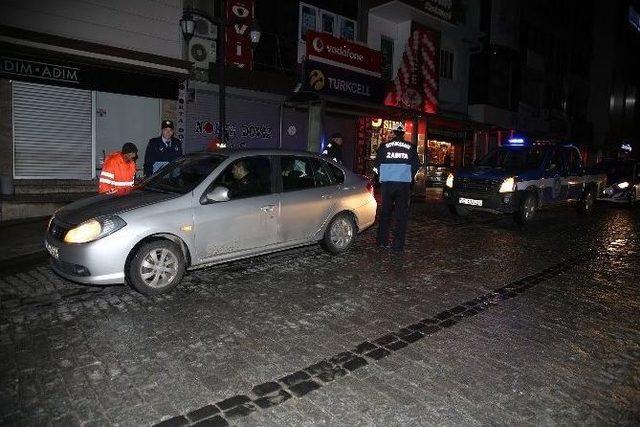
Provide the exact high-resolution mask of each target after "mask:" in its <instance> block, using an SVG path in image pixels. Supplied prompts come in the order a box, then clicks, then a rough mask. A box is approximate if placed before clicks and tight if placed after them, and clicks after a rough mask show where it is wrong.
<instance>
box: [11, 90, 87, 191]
mask: <svg viewBox="0 0 640 427" xmlns="http://www.w3.org/2000/svg"><path fill="white" fill-rule="evenodd" d="M92 112H93V109H92V94H91V91H88V90H80V89H72V88H64V87H56V86H47V85H40V84H35V83H25V82H16V81H14V82H13V143H14V151H13V153H14V154H13V156H14V176H15V178H32V179H38V178H40V179H91V178H93V155H92V153H93V123H92V118H93V115H92Z"/></svg>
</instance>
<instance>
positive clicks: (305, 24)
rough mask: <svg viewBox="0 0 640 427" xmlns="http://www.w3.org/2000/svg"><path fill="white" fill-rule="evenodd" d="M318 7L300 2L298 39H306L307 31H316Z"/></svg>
mask: <svg viewBox="0 0 640 427" xmlns="http://www.w3.org/2000/svg"><path fill="white" fill-rule="evenodd" d="M317 15H318V9H317V8H315V7H313V6H309V5H306V4H304V3H300V40H306V37H307V31H309V30H311V31H316V30H317V29H318V28H317Z"/></svg>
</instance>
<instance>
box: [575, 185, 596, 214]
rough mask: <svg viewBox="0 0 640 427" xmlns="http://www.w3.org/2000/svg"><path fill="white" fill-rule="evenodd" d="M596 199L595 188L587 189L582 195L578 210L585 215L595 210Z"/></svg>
mask: <svg viewBox="0 0 640 427" xmlns="http://www.w3.org/2000/svg"><path fill="white" fill-rule="evenodd" d="M595 200H596V198H595V195H594V194H593V190H591V189H588V190H586V191H585V193H584V195H583V196H582V200H580V203H579V204H578V212H579V213H581V214H583V215H588V214H590V213H591V212H593V206H594V204H595Z"/></svg>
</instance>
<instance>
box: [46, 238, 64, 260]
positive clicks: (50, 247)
mask: <svg viewBox="0 0 640 427" xmlns="http://www.w3.org/2000/svg"><path fill="white" fill-rule="evenodd" d="M44 246H45V247H46V248H47V251H48V252H49V253H50V254H51V256H52V257H54V258H55V259H58V258H59V257H60V253H59V252H58V248H57V247H55V246H53V245H52V244H50V243H49V242H46V241H45V242H44Z"/></svg>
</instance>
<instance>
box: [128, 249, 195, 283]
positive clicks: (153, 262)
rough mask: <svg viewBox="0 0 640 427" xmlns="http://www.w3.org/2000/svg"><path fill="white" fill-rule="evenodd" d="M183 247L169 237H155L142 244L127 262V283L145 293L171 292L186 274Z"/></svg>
mask: <svg viewBox="0 0 640 427" xmlns="http://www.w3.org/2000/svg"><path fill="white" fill-rule="evenodd" d="M184 272H185V262H184V257H183V256H182V251H181V250H180V248H179V247H178V245H176V244H175V243H173V242H171V241H169V240H155V241H152V242H149V243H145V244H143V245H142V246H140V247H139V248H138V249H137V250H136V252H135V253H134V255H133V257H132V258H131V261H130V262H129V264H128V266H127V271H126V278H127V283H128V284H129V285H130V286H131V287H132V288H133V289H134V290H136V291H138V292H140V293H141V294H145V295H158V294H162V293H165V292H169V291H170V290H171V289H173V288H174V287H175V286H176V285H177V284H178V283H180V280H182V276H184Z"/></svg>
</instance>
